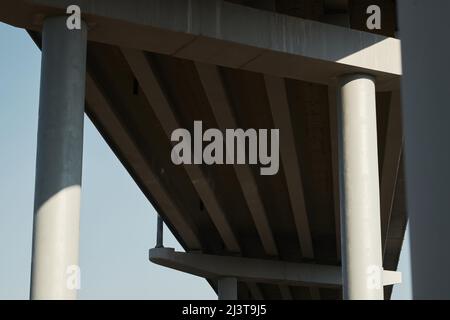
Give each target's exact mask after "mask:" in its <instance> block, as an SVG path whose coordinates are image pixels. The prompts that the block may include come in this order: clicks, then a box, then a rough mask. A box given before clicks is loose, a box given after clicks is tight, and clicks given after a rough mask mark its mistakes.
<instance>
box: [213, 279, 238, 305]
mask: <svg viewBox="0 0 450 320" xmlns="http://www.w3.org/2000/svg"><path fill="white" fill-rule="evenodd" d="M217 291H218V296H219V300H237V299H238V292H237V291H238V288H237V279H236V278H221V279H219V280H218V290H217Z"/></svg>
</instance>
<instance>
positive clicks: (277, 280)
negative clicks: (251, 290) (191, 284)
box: [149, 248, 401, 287]
mask: <svg viewBox="0 0 450 320" xmlns="http://www.w3.org/2000/svg"><path fill="white" fill-rule="evenodd" d="M149 258H150V261H151V262H153V263H156V264H158V265H161V266H164V267H167V268H171V269H175V270H178V271H182V272H186V273H189V274H193V275H196V276H199V277H204V278H208V279H220V278H226V277H232V278H236V279H238V280H239V281H245V282H248V283H256V282H259V283H271V284H283V285H290V286H318V287H339V286H341V285H342V275H341V268H340V267H337V266H328V265H318V264H306V263H294V262H285V261H279V260H263V259H251V258H242V257H231V256H215V255H207V254H198V253H185V252H176V251H175V250H174V249H172V248H154V249H150V251H149ZM399 280H401V275H400V273H399V272H394V271H384V272H383V285H392V284H394V283H399V282H398V281H399Z"/></svg>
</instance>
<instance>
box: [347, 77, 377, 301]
mask: <svg viewBox="0 0 450 320" xmlns="http://www.w3.org/2000/svg"><path fill="white" fill-rule="evenodd" d="M338 102H339V112H338V115H339V179H340V198H341V199H340V200H341V237H342V238H341V240H342V272H343V296H344V299H350V300H378V299H383V281H382V274H383V272H382V251H381V227H380V196H379V178H378V150H377V122H376V98H375V82H374V79H373V78H372V77H371V76H369V75H360V74H355V75H346V76H343V77H341V78H340V79H339V84H338Z"/></svg>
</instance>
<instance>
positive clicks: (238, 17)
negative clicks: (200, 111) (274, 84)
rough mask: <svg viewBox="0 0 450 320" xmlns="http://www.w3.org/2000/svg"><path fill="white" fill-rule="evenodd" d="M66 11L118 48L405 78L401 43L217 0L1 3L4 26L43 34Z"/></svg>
mask: <svg viewBox="0 0 450 320" xmlns="http://www.w3.org/2000/svg"><path fill="white" fill-rule="evenodd" d="M69 5H79V6H80V7H81V9H82V12H83V17H84V18H85V19H86V21H87V22H88V23H89V24H90V25H91V30H90V32H89V39H90V40H92V41H98V42H102V43H108V44H112V45H117V46H120V47H129V48H136V49H140V50H145V51H152V52H158V53H163V54H167V55H173V56H177V57H181V58H186V59H191V60H195V61H198V62H204V63H210V64H216V65H220V66H226V67H232V68H241V69H246V70H251V71H256V72H261V73H264V74H270V75H275V76H278V77H287V78H293V79H299V80H304V81H311V82H318V83H323V84H327V83H328V81H329V79H330V78H333V77H336V76H338V75H340V74H346V73H356V72H365V73H367V72H370V73H371V74H373V75H374V76H376V79H377V87H378V88H386V89H389V88H391V87H398V84H399V81H398V80H399V76H400V75H401V73H402V72H401V54H400V41H399V40H397V39H394V38H389V37H385V36H380V35H375V34H371V33H366V32H362V31H357V30H352V29H349V28H342V27H339V26H334V25H330V24H326V23H321V22H317V21H311V20H304V19H300V18H296V17H291V16H286V15H282V14H276V13H273V12H267V11H263V10H257V9H253V8H249V7H244V6H240V5H236V4H232V3H229V2H225V1H219V0H216V1H211V0H189V1H188V0H146V1H142V0H129V1H120V0H96V1H95V2H93V1H89V0H4V1H2V2H1V3H0V21H4V22H6V23H9V24H12V25H15V26H18V27H22V28H29V29H32V30H41V25H40V21H41V20H42V19H43V18H44V17H45V16H48V15H54V14H56V13H59V14H61V13H62V12H64V13H65V10H66V8H67V6H69ZM137 8H139V9H138V10H137ZM130 35H133V36H130Z"/></svg>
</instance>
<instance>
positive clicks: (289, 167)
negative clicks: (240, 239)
mask: <svg viewBox="0 0 450 320" xmlns="http://www.w3.org/2000/svg"><path fill="white" fill-rule="evenodd" d="M264 81H265V85H266V90H267V96H268V99H269V105H270V110H271V113H272V118H273V122H274V125H275V128H278V129H280V132H282V134H283V139H281V141H280V154H281V162H282V164H283V168H284V170H283V171H284V175H285V180H286V185H287V189H288V193H289V201H290V204H291V209H292V214H293V216H294V222H295V227H296V229H297V237H298V240H299V243H300V247H301V249H302V255H303V257H305V258H309V259H314V249H313V244H312V238H311V230H310V228H309V220H308V215H307V212H306V205H305V199H304V193H303V183H302V175H301V172H300V167H299V160H298V155H297V151H296V148H295V137H294V130H293V128H292V121H291V113H290V110H289V102H288V98H287V92H286V86H285V83H284V79H282V78H278V77H272V76H267V75H266V76H264ZM310 291H311V296H312V298H313V299H314V300H317V299H319V298H320V294H319V291H318V290H317V289H316V288H311V289H310ZM284 292H285V293H286V290H285V291H284Z"/></svg>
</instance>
